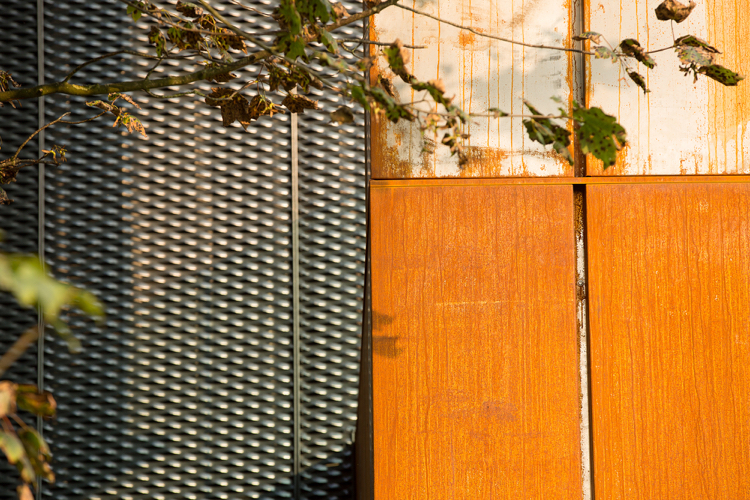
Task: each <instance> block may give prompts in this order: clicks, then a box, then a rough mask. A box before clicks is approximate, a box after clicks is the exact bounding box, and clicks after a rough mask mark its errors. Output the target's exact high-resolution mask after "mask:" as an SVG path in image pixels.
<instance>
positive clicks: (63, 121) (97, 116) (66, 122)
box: [60, 111, 107, 125]
mask: <svg viewBox="0 0 750 500" xmlns="http://www.w3.org/2000/svg"><path fill="white" fill-rule="evenodd" d="M106 114H107V112H106V111H102V112H101V113H99V114H98V115H96V116H92V117H91V118H86V119H85V120H81V121H78V122H69V121H66V120H61V121H60V123H65V124H66V125H80V124H81V123H87V122H93V121H94V120H96V119H97V118H100V117H102V116H104V115H106Z"/></svg>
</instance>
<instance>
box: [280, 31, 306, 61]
mask: <svg viewBox="0 0 750 500" xmlns="http://www.w3.org/2000/svg"><path fill="white" fill-rule="evenodd" d="M278 43H279V47H280V48H281V50H282V51H283V52H284V54H285V55H286V56H287V57H288V58H289V59H291V60H293V61H294V60H297V58H300V57H301V58H302V59H303V60H305V61H306V60H307V54H305V42H304V41H303V40H302V37H299V36H290V35H288V34H285V35H282V36H281V37H279V40H278Z"/></svg>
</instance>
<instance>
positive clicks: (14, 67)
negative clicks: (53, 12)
mask: <svg viewBox="0 0 750 500" xmlns="http://www.w3.org/2000/svg"><path fill="white" fill-rule="evenodd" d="M6 22H7V24H8V27H7V28H6V29H3V30H0V47H3V48H4V49H3V57H2V63H0V66H1V69H4V70H5V71H8V72H10V73H11V74H12V75H13V77H14V79H15V80H16V81H17V82H18V83H19V84H21V85H24V86H28V85H36V83H37V44H36V5H35V4H34V3H32V2H12V4H10V5H7V6H5V5H4V9H3V23H4V24H5V23H6ZM9 48H10V49H11V50H8V49H9ZM0 116H1V117H2V119H1V120H0V139H2V144H0V147H1V148H2V149H1V150H0V152H1V153H2V156H3V158H7V157H8V156H9V155H10V154H12V153H13V152H14V151H16V150H17V149H18V147H19V146H21V144H22V143H23V142H24V141H25V140H26V138H27V137H28V136H29V135H30V134H31V133H33V132H34V130H36V128H37V127H36V124H37V122H38V108H37V106H36V102H25V103H23V105H21V106H19V105H16V107H15V108H14V107H13V106H8V105H5V106H4V107H3V108H0ZM38 151H39V144H38V142H37V141H36V140H32V142H30V143H29V144H28V145H27V146H26V147H25V148H24V150H23V151H22V153H21V155H22V156H23V157H25V158H33V157H34V156H35V155H36V154H37V153H38ZM38 175H39V174H38V171H37V170H36V168H30V169H26V170H23V171H22V172H21V175H19V176H18V182H16V183H13V184H10V185H7V186H3V189H5V191H6V192H7V194H8V197H9V198H11V199H12V200H13V204H12V205H8V206H0V230H1V231H2V233H3V234H2V235H0V238H1V239H2V241H0V250H3V251H7V252H36V251H37V234H38V233H37V223H38V219H37V202H38V189H37V186H38V184H37V177H38ZM36 322H37V314H36V311H34V310H30V309H24V308H21V307H20V306H18V304H17V303H16V302H15V300H14V299H13V298H12V297H11V296H9V295H7V294H5V293H0V354H1V353H5V352H6V351H7V350H8V348H9V347H10V346H11V345H12V344H13V342H14V341H15V340H16V339H17V338H18V337H19V336H20V335H21V334H22V333H23V332H24V331H26V330H27V329H28V328H30V327H33V326H34V325H35V324H36ZM36 359H37V352H36V346H34V347H32V348H30V349H29V350H28V351H26V353H25V354H24V355H23V357H22V358H21V359H19V360H18V362H16V363H15V364H14V365H13V366H11V368H10V370H8V372H6V373H4V374H3V375H2V376H0V379H11V380H15V381H19V382H25V383H36V380H37V371H36ZM2 458H3V460H0V495H3V494H15V486H16V476H17V474H16V472H15V468H13V467H11V466H9V465H8V464H7V463H6V462H5V460H4V458H5V457H4V456H3V457H2ZM5 492H8V493H5Z"/></svg>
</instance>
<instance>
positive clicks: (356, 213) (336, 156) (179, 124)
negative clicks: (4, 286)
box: [0, 0, 364, 500]
mask: <svg viewBox="0 0 750 500" xmlns="http://www.w3.org/2000/svg"><path fill="white" fill-rule="evenodd" d="M11 3H12V4H14V6H17V7H16V9H17V10H18V11H19V12H20V11H21V9H23V11H24V12H26V11H28V13H30V14H31V15H32V17H33V14H34V12H35V9H34V7H35V5H33V2H21V1H16V2H11ZM216 3H218V2H216ZM223 5H224V7H223V12H224V13H225V14H226V15H228V16H230V17H232V18H233V19H234V20H235V21H236V22H238V23H240V24H242V25H243V26H245V27H251V26H252V27H257V28H258V29H263V30H272V29H275V28H276V25H275V23H273V21H271V20H270V19H268V18H265V17H262V16H260V15H259V14H258V13H257V12H254V11H247V10H240V9H239V8H237V7H235V6H233V5H232V4H231V2H229V1H228V0H227V1H226V2H224V3H223ZM274 5H275V2H268V3H266V4H260V3H256V4H255V7H256V8H258V9H259V10H261V11H265V12H269V11H270V10H271V9H272V8H273V6H274ZM357 9H358V6H356V5H355V6H350V11H354V10H357ZM13 12H15V11H13ZM14 15H15V14H14ZM34 23H35V21H34V19H33V18H32V19H31V20H29V21H26V22H23V23H21V22H19V23H15V24H14V26H15V25H17V26H20V27H21V28H22V29H23V30H25V32H24V33H23V34H15V35H13V34H9V33H7V32H6V33H3V35H2V36H4V37H8V38H9V39H10V38H11V37H12V38H13V41H14V43H17V44H18V45H19V46H21V45H24V44H27V45H28V44H32V45H34V44H35V40H36V34H35V24H34ZM45 23H46V26H45V43H46V45H45V47H46V49H45V53H46V58H47V60H46V78H47V81H53V80H59V79H60V78H61V77H63V76H64V75H65V74H66V73H67V72H68V71H70V70H71V69H72V68H73V67H75V65H77V64H79V63H80V62H82V61H84V60H87V59H89V58H91V57H94V56H98V55H101V54H103V53H106V52H110V51H113V50H117V49H121V48H127V49H140V50H144V51H152V49H151V48H149V47H147V46H146V44H145V41H146V40H145V39H146V31H142V30H137V29H134V28H133V26H132V23H130V21H129V20H128V19H126V17H125V7H124V5H123V4H122V3H120V2H118V1H117V0H106V1H100V2H94V3H91V2H84V1H83V0H56V1H51V0H49V1H47V2H46V5H45ZM26 31H28V33H26ZM347 34H348V35H350V36H360V35H361V28H359V27H353V28H351V29H350V30H349V32H348V33H347ZM34 47H35V45H34ZM15 53H16V52H14V54H15ZM30 54H32V55H35V48H33V47H32V49H31V52H30ZM17 57H19V58H20V56H17ZM14 64H15V63H14ZM18 64H19V66H22V67H23V69H21V70H17V71H14V70H13V69H11V71H12V72H14V74H16V75H22V74H24V70H25V71H26V72H27V73H28V74H30V75H31V80H32V81H31V82H26V81H23V82H22V83H24V84H29V83H31V84H33V83H35V79H36V76H35V72H34V73H33V74H32V73H30V70H31V69H34V70H35V67H36V66H35V64H36V62H35V59H34V60H33V61H21V62H19V63H18ZM149 68H150V62H148V61H146V62H144V61H140V60H134V58H133V57H130V56H118V57H115V58H111V59H107V60H103V61H101V62H98V63H96V64H93V65H91V66H89V67H87V68H85V69H84V70H82V71H81V72H80V73H79V74H77V75H76V76H75V77H74V82H90V81H95V80H96V79H101V75H104V76H103V79H104V80H105V81H107V80H108V81H113V80H116V79H122V78H123V74H125V75H129V74H134V73H137V74H140V75H141V76H144V75H145V74H146V72H147V71H148V69H149ZM256 71H257V69H256V68H248V69H247V70H245V75H248V74H249V75H253V76H254V75H255V72H256ZM166 74H173V70H172V69H171V66H170V65H169V63H168V62H165V63H164V64H163V67H160V68H158V69H157V70H156V71H154V74H153V77H154V78H155V77H158V76H162V75H166ZM243 76H244V75H243ZM209 86H210V85H207V84H201V87H202V88H203V89H204V90H206V89H208V87H209ZM159 92H160V93H161V92H162V91H159ZM136 99H137V101H138V102H139V104H141V105H142V107H143V110H142V111H134V113H135V114H136V115H137V116H139V117H140V118H142V120H143V122H144V123H145V124H146V125H147V126H148V134H149V139H148V140H143V139H141V138H139V137H137V136H133V135H127V134H124V133H123V131H122V130H121V129H113V128H112V127H111V120H109V119H105V120H100V121H98V122H95V123H90V124H85V125H79V126H59V127H55V128H54V129H51V130H50V131H49V132H48V134H47V146H48V147H49V146H51V145H53V144H59V145H63V146H65V147H67V148H68V151H69V153H68V157H69V161H68V163H65V164H63V165H61V166H60V167H55V168H49V169H48V171H47V177H46V204H47V206H46V213H45V216H46V222H45V227H46V247H47V259H48V262H49V264H50V267H51V269H52V270H53V272H54V273H55V274H56V275H57V276H58V277H61V278H63V279H67V280H69V281H72V282H74V283H75V284H77V285H80V286H84V287H86V288H88V289H90V290H92V291H93V292H95V293H96V294H97V295H98V296H99V297H100V298H101V299H102V301H103V302H104V304H105V306H106V310H107V318H106V320H105V322H104V323H102V324H101V325H96V324H94V323H93V322H91V321H90V320H88V319H86V318H83V317H81V316H78V315H76V314H71V315H69V317H68V320H69V321H70V322H71V324H72V326H73V328H74V331H76V332H78V333H79V336H80V337H81V340H82V342H83V350H82V352H81V353H79V354H71V353H69V352H68V350H67V347H66V346H65V345H64V344H63V343H62V342H60V341H59V340H58V339H56V338H55V337H54V336H49V338H48V342H47V347H46V352H45V379H46V381H47V384H48V387H49V388H50V389H51V390H52V391H53V392H54V394H55V396H56V398H57V400H58V403H59V416H58V418H57V419H56V420H53V421H50V422H48V423H47V424H46V427H45V433H46V437H47V438H48V439H49V440H50V441H51V446H52V449H53V452H54V454H55V463H54V467H55V472H56V474H57V478H58V481H57V483H56V484H54V485H51V486H50V485H48V486H45V489H44V496H45V497H47V498H55V499H56V500H65V499H76V500H77V499H96V498H133V499H136V498H138V499H147V498H148V499H162V498H169V499H183V498H184V499H213V498H221V499H234V498H257V499H281V498H292V497H293V496H294V483H295V478H294V476H293V470H294V456H295V449H294V398H293V394H294V386H295V380H294V366H293V352H294V348H295V346H294V344H293V324H294V323H293V321H294V310H293V307H292V303H293V297H292V290H293V288H292V283H293V279H294V277H293V274H292V239H291V238H292V233H291V220H292V216H293V214H292V207H291V201H292V200H291V129H290V123H291V121H290V117H289V116H288V115H275V116H274V117H273V119H269V118H268V117H266V118H263V119H261V120H259V121H257V122H254V123H253V126H252V127H251V130H250V131H249V132H247V133H246V132H244V131H243V130H242V129H241V128H239V127H229V128H227V129H225V128H223V127H222V126H221V120H220V118H219V113H218V110H215V109H213V108H208V107H207V106H205V105H204V104H203V103H201V102H196V101H195V100H193V99H191V98H187V99H184V98H182V99H171V100H162V99H151V98H146V97H145V96H144V95H143V94H140V95H137V96H136ZM318 99H319V100H320V101H321V104H322V105H323V109H322V110H321V112H317V113H310V112H308V113H306V114H305V115H304V116H300V120H299V151H300V155H299V157H300V160H299V176H300V193H299V195H300V200H299V206H300V243H301V248H300V259H301V261H300V274H301V276H300V285H301V296H300V304H301V311H300V320H301V342H300V345H299V346H298V347H299V349H300V350H301V351H302V357H301V363H302V372H301V379H300V381H299V382H300V387H301V395H302V402H301V408H300V410H301V419H302V420H301V426H302V434H301V436H300V437H301V443H302V447H301V449H300V450H299V453H300V456H301V476H300V478H299V482H300V490H301V497H302V498H331V499H348V498H350V497H351V493H352V475H353V474H352V468H351V450H350V445H351V439H352V435H353V429H354V426H355V422H354V418H355V415H356V400H357V395H356V388H357V375H358V374H357V371H358V366H359V365H358V350H359V331H360V327H359V318H360V309H361V296H362V292H361V282H362V267H363V264H362V261H363V254H364V164H363V160H364V142H363V128H362V125H363V124H362V117H361V114H360V115H358V118H357V122H356V123H355V124H354V125H351V126H346V127H332V126H329V125H328V122H329V118H328V115H327V113H328V112H330V111H332V110H333V109H335V107H337V106H338V105H340V104H342V103H341V102H339V101H338V100H337V99H336V98H332V97H330V96H324V95H320V96H318ZM89 100H91V99H89ZM279 100H280V99H279ZM85 101H86V99H81V98H75V97H68V96H54V97H49V98H47V101H46V114H47V119H48V120H49V119H53V118H56V117H58V116H59V115H60V114H62V113H64V112H66V111H71V112H72V116H71V119H83V118H85V117H88V116H92V115H93V114H94V113H93V111H92V109H91V108H88V107H86V106H85V104H84V103H85ZM6 111H8V110H7V109H3V110H0V112H3V113H5V112H6ZM355 111H357V112H358V110H355ZM4 116H5V115H4ZM8 116H10V115H8ZM13 120H14V122H13V123H14V131H18V130H20V128H21V127H19V126H16V125H17V124H21V125H23V124H29V125H30V127H31V131H33V129H34V128H35V125H36V110H35V109H33V107H32V106H29V105H28V104H24V108H23V111H22V112H20V113H17V114H14V115H13ZM24 126H25V125H24ZM9 137H10V136H9ZM3 140H4V141H6V143H7V140H8V138H6V135H5V133H4V134H3ZM6 143H3V148H4V149H3V151H5V147H6ZM24 179H25V180H24V181H23V182H31V184H30V185H29V186H26V187H25V188H24V190H20V191H19V193H23V194H17V195H15V196H14V197H15V198H16V199H17V200H18V201H20V203H19V202H18V201H17V205H16V207H19V210H18V214H19V215H18V220H19V221H23V222H18V223H14V224H12V225H11V226H12V227H11V230H14V231H18V232H19V233H18V234H20V236H18V237H14V240H19V241H23V242H24V244H29V245H31V247H30V249H32V250H34V249H35V246H36V245H35V242H36V232H35V228H36V212H35V209H36V198H35V195H36V186H35V182H33V181H35V176H34V175H28V176H27V177H25V178H24ZM14 187H16V188H20V187H22V183H19V184H18V185H17V186H14ZM9 193H10V190H9ZM19 198H21V199H20V200H19ZM27 199H28V202H27V201H26V200H27ZM22 203H27V205H28V206H24V207H25V208H23V207H22ZM11 208H13V207H11ZM21 208H23V209H21ZM4 209H5V207H0V210H4ZM23 231H27V233H28V234H22V232H23ZM29 313H30V314H31V316H30V318H31V320H32V322H33V321H34V320H35V314H34V313H33V312H29ZM0 316H1V317H2V321H3V324H5V323H9V324H10V322H12V321H17V320H16V319H14V318H16V317H17V316H18V315H17V314H16V313H13V312H12V311H11V312H9V313H7V314H6V312H5V311H3V312H2V314H1V315H0ZM3 335H5V333H4V332H3ZM0 339H5V337H4V336H3V337H0ZM35 363H36V362H35V360H34V359H29V360H27V361H26V362H25V363H24V366H23V368H24V369H25V370H26V371H27V372H28V374H29V375H30V376H32V375H33V374H34V366H35ZM32 378H33V377H32ZM0 472H2V471H0ZM4 477H8V476H7V475H4V474H0V485H2V484H3V483H2V481H3V480H6V481H7V479H4ZM12 483H13V482H12V481H11V483H9V484H11V485H12ZM13 495H14V492H13V491H12V490H10V489H9V488H7V487H3V488H2V490H0V498H2V499H4V498H13Z"/></svg>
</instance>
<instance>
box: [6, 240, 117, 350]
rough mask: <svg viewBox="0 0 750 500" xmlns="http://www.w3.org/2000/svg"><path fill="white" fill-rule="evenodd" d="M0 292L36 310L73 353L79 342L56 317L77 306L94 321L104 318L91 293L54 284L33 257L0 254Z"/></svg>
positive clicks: (65, 324)
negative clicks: (6, 293) (7, 293)
mask: <svg viewBox="0 0 750 500" xmlns="http://www.w3.org/2000/svg"><path fill="white" fill-rule="evenodd" d="M0 290H3V291H6V292H10V293H11V294H13V296H14V297H15V298H16V300H17V301H18V303H20V304H21V305H24V306H27V307H36V308H38V309H39V310H40V311H41V312H42V315H43V317H44V320H45V322H46V323H47V324H48V325H51V326H53V327H54V328H55V330H56V331H57V333H58V334H59V335H60V336H61V337H62V338H64V339H65V340H66V341H67V342H68V347H69V348H70V349H71V350H73V351H76V350H78V349H79V348H80V342H79V341H78V339H76V338H75V337H74V336H73V335H72V333H71V331H70V327H68V325H67V323H65V321H63V320H62V319H61V318H60V314H61V312H62V311H63V310H64V309H66V308H68V307H77V308H79V309H80V310H81V311H83V312H84V313H86V314H88V315H90V316H93V317H96V318H101V317H103V315H104V311H103V308H102V305H101V303H100V302H99V301H98V300H97V299H96V297H95V296H94V295H93V294H91V293H90V292H87V291H86V290H82V289H80V288H76V287H74V286H71V285H69V284H67V283H62V282H60V281H57V280H56V279H54V278H53V277H51V276H50V275H49V274H48V273H47V272H46V271H45V269H44V267H43V266H42V264H41V263H40V262H39V258H37V257H36V256H34V255H16V254H1V253H0Z"/></svg>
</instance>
